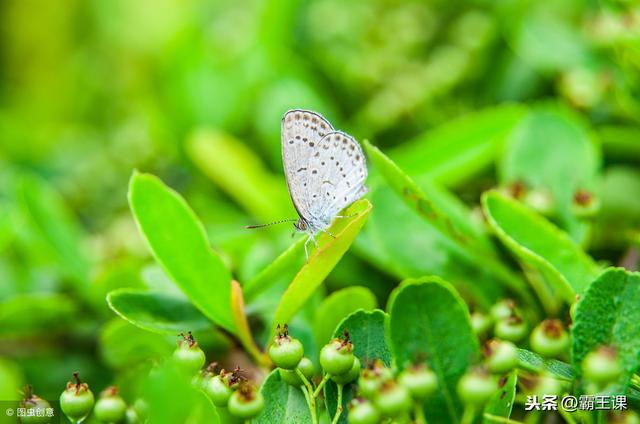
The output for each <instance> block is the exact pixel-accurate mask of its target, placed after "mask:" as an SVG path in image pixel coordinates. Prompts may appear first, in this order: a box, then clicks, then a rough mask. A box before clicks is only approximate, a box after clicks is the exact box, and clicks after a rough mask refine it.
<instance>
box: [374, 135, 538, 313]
mask: <svg viewBox="0 0 640 424" xmlns="http://www.w3.org/2000/svg"><path fill="white" fill-rule="evenodd" d="M364 146H365V149H366V151H367V153H368V155H369V158H370V159H371V162H372V163H373V164H374V165H375V167H376V170H377V171H379V172H380V174H381V175H382V176H383V178H384V179H385V181H386V182H387V183H388V184H389V186H390V187H391V188H392V189H393V190H394V192H395V193H396V194H397V195H398V196H400V198H401V199H402V200H404V202H405V203H406V204H407V206H409V207H410V208H411V209H412V210H413V211H415V212H416V213H417V214H418V216H420V217H421V218H423V219H424V220H425V221H427V222H428V223H429V224H430V225H431V226H432V227H433V228H434V229H435V230H436V231H437V232H439V233H440V234H441V235H443V236H444V237H446V238H447V239H449V241H450V243H451V244H453V245H454V246H455V248H456V250H459V251H461V253H462V254H463V255H464V256H465V257H466V258H467V260H469V261H471V262H473V263H475V264H477V266H478V268H481V269H482V268H483V269H486V270H487V272H489V273H490V274H491V275H492V276H493V278H494V280H495V282H498V283H500V284H501V285H503V286H505V287H508V288H509V289H511V290H513V291H514V292H515V293H517V294H518V295H519V297H520V298H521V299H523V300H527V301H531V299H530V295H529V292H528V289H527V287H526V285H525V284H524V282H523V281H521V280H520V279H519V278H518V277H516V276H515V275H514V274H512V273H511V272H510V270H509V269H508V268H506V267H505V266H504V265H503V264H502V263H501V262H500V261H498V260H497V259H496V254H495V251H494V249H493V245H492V244H491V241H490V240H489V238H488V237H487V235H486V234H485V233H483V232H482V231H480V230H479V229H478V228H477V227H475V226H474V225H473V224H472V221H471V220H470V219H469V217H470V215H469V214H468V213H467V214H464V215H463V214H460V212H459V210H458V208H456V207H454V206H453V200H451V199H450V198H449V197H448V196H447V193H446V191H444V190H442V189H439V188H438V187H436V186H435V185H432V184H428V183H425V184H423V185H422V187H418V185H417V184H416V183H415V182H414V181H413V180H411V178H409V177H408V176H407V175H406V174H405V173H404V172H403V171H402V170H401V169H400V168H399V167H398V166H397V165H396V164H395V163H393V162H392V161H391V160H390V159H389V158H388V157H387V156H385V155H384V153H382V152H381V151H380V150H379V149H377V148H376V147H374V146H372V145H371V144H370V143H369V142H367V141H365V143H364ZM373 195H375V193H374V194H372V196H373ZM385 225H386V224H385Z"/></svg>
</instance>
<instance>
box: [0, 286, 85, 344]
mask: <svg viewBox="0 0 640 424" xmlns="http://www.w3.org/2000/svg"><path fill="white" fill-rule="evenodd" d="M77 312H78V307H77V305H76V304H75V302H74V301H73V300H72V299H71V298H69V297H68V296H65V295H62V294H56V293H29V294H20V295H15V296H13V297H10V298H7V299H4V300H3V301H1V302H0V336H1V337H27V336H30V335H37V334H51V333H54V332H68V328H69V325H71V323H72V322H73V319H74V317H75V316H76V314H77Z"/></svg>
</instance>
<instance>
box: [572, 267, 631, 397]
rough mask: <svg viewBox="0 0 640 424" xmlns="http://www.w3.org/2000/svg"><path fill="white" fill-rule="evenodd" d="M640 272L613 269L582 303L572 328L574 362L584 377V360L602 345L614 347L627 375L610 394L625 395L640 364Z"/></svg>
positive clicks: (593, 287)
mask: <svg viewBox="0 0 640 424" xmlns="http://www.w3.org/2000/svg"><path fill="white" fill-rule="evenodd" d="M638 323H640V273H637V272H627V271H625V270H624V269H623V268H609V269H607V270H606V271H605V272H603V273H602V275H600V276H599V277H598V278H597V279H596V280H595V281H594V282H593V283H592V284H591V286H589V288H588V289H587V291H586V292H585V293H584V296H583V297H582V298H581V299H580V301H579V302H578V306H577V308H576V313H575V320H574V324H573V327H572V334H573V345H572V359H573V365H574V369H575V372H576V374H577V375H578V376H580V375H581V374H582V370H581V363H582V360H583V359H584V357H585V356H586V355H587V354H588V353H589V352H591V351H592V350H594V349H595V348H597V347H598V346H602V345H609V346H613V347H614V348H615V349H616V350H617V352H618V359H619V361H620V364H621V365H622V368H623V370H624V372H623V373H622V374H621V375H620V377H619V379H618V380H617V381H616V382H615V383H614V384H612V385H611V386H610V387H609V388H608V391H609V392H610V393H612V394H624V393H626V392H627V389H628V387H629V381H630V378H631V375H632V374H633V373H634V372H636V371H637V370H638V366H639V365H640V325H638Z"/></svg>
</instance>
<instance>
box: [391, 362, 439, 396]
mask: <svg viewBox="0 0 640 424" xmlns="http://www.w3.org/2000/svg"><path fill="white" fill-rule="evenodd" d="M398 382H399V383H400V384H401V385H402V386H404V387H406V388H407V390H409V393H410V394H411V397H413V398H414V399H426V398H427V397H429V396H431V395H432V394H433V393H434V392H435V391H436V389H437V388H438V377H437V376H436V374H435V373H434V372H433V371H431V369H429V368H427V367H426V366H424V365H422V366H415V367H411V368H408V369H406V370H404V371H402V372H401V373H400V375H399V376H398Z"/></svg>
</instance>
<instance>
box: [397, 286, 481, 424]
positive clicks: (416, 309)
mask: <svg viewBox="0 0 640 424" xmlns="http://www.w3.org/2000/svg"><path fill="white" fill-rule="evenodd" d="M388 311H389V315H390V318H389V340H390V344H391V350H392V352H393V354H394V357H395V360H396V364H397V366H398V367H400V368H401V369H403V368H405V367H407V366H408V365H410V364H412V363H416V362H422V361H424V360H426V361H427V363H428V364H429V366H430V367H431V369H433V371H434V372H435V373H436V375H437V376H438V392H437V393H436V395H435V396H434V397H432V398H430V399H428V400H427V401H426V402H425V406H424V408H425V414H426V416H427V419H428V421H429V422H451V421H457V420H459V419H460V413H461V410H462V408H461V406H460V401H459V399H458V397H457V395H456V384H457V382H458V379H459V378H460V377H461V376H462V375H463V374H464V372H465V370H466V369H467V368H468V367H469V365H470V364H471V363H472V361H473V360H474V359H475V358H476V357H477V356H478V355H479V346H478V341H477V339H476V338H475V336H474V334H473V330H472V329H471V323H470V321H469V311H468V310H467V307H466V305H465V304H464V302H463V301H462V299H461V298H460V297H459V296H458V295H457V294H456V293H455V291H454V290H453V289H452V288H451V287H450V286H449V284H448V283H446V282H444V281H442V280H440V279H439V278H437V277H426V278H424V279H420V280H410V281H406V282H405V283H403V285H401V286H400V287H399V288H398V289H396V291H395V292H394V293H393V294H392V295H391V297H390V299H389V306H388Z"/></svg>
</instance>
